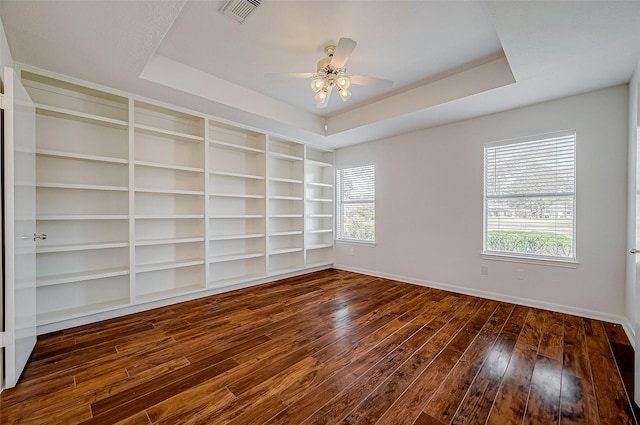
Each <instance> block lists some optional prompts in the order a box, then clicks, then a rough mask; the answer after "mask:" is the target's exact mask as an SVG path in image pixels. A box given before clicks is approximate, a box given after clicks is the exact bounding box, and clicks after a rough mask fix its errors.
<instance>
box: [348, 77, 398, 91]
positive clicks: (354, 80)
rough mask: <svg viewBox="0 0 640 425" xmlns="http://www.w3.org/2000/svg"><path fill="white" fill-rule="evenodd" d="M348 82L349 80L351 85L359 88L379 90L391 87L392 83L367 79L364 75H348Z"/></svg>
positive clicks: (380, 79) (377, 79)
mask: <svg viewBox="0 0 640 425" xmlns="http://www.w3.org/2000/svg"><path fill="white" fill-rule="evenodd" d="M349 80H351V84H357V85H359V86H369V87H380V88H387V87H393V81H391V80H385V79H383V78H374V77H367V76H365V75H350V76H349Z"/></svg>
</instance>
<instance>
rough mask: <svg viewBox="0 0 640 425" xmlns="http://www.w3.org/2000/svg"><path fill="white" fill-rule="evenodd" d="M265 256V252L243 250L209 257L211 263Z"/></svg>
mask: <svg viewBox="0 0 640 425" xmlns="http://www.w3.org/2000/svg"><path fill="white" fill-rule="evenodd" d="M258 257H264V252H243V253H239V254H227V255H214V256H212V257H209V262H210V263H223V262H226V261H237V260H246V259H248V258H258Z"/></svg>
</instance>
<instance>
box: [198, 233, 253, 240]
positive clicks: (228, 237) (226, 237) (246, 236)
mask: <svg viewBox="0 0 640 425" xmlns="http://www.w3.org/2000/svg"><path fill="white" fill-rule="evenodd" d="M263 237H264V233H242V234H236V235H215V236H209V240H210V241H228V240H233V239H254V238H263Z"/></svg>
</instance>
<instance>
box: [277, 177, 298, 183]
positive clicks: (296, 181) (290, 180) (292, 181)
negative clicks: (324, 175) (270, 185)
mask: <svg viewBox="0 0 640 425" xmlns="http://www.w3.org/2000/svg"><path fill="white" fill-rule="evenodd" d="M269 181H272V182H282V183H302V180H298V179H286V178H284V177H269Z"/></svg>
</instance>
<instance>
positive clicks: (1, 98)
mask: <svg viewBox="0 0 640 425" xmlns="http://www.w3.org/2000/svg"><path fill="white" fill-rule="evenodd" d="M11 103H12V102H11V98H10V97H9V96H7V95H6V94H0V109H9V108H11Z"/></svg>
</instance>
